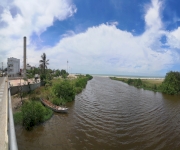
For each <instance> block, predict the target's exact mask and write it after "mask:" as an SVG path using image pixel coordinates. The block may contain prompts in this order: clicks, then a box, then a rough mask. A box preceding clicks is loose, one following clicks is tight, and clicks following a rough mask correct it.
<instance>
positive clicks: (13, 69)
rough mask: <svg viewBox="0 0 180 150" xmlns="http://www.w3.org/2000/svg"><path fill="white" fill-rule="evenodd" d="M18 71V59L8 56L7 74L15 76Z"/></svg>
mask: <svg viewBox="0 0 180 150" xmlns="http://www.w3.org/2000/svg"><path fill="white" fill-rule="evenodd" d="M19 73H20V59H17V58H13V57H11V58H8V60H7V74H8V76H11V77H15V76H18V74H19Z"/></svg>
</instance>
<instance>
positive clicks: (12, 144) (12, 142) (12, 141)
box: [8, 83, 18, 150]
mask: <svg viewBox="0 0 180 150" xmlns="http://www.w3.org/2000/svg"><path fill="white" fill-rule="evenodd" d="M8 101H9V103H8V104H9V105H8V118H9V136H8V137H9V149H10V150H18V147H17V141H16V133H15V128H14V119H13V113H12V105H11V91H10V83H9V84H8Z"/></svg>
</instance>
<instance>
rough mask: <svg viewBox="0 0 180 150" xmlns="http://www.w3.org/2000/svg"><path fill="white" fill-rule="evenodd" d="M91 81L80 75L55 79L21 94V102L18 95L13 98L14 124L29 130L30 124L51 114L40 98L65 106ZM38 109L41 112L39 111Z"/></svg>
mask: <svg viewBox="0 0 180 150" xmlns="http://www.w3.org/2000/svg"><path fill="white" fill-rule="evenodd" d="M91 79H92V76H90V75H86V76H82V75H80V76H78V77H77V78H71V79H62V78H57V79H53V80H51V81H50V82H49V83H48V84H47V85H45V86H43V87H39V88H37V89H36V90H34V91H31V92H29V93H23V98H22V101H21V99H20V98H19V96H18V94H17V95H15V96H13V97H12V101H13V102H12V103H13V104H12V108H13V112H14V122H15V124H23V125H25V124H26V125H25V127H27V129H30V128H31V122H34V123H33V126H34V125H36V124H39V123H41V122H44V121H46V120H48V119H50V118H51V117H52V115H53V112H52V110H49V109H48V108H46V107H44V106H43V105H42V104H41V102H40V98H44V99H46V100H49V101H50V102H51V103H53V104H54V105H57V106H59V105H66V103H69V102H71V101H74V99H75V95H76V94H79V93H81V92H82V90H83V89H84V88H85V87H86V84H87V82H88V80H91ZM36 108H38V109H36ZM40 109H41V110H42V111H40ZM28 114H29V115H28ZM33 114H34V115H33ZM36 115H37V116H36ZM39 115H40V116H39ZM38 117H39V118H38ZM27 118H28V119H27ZM37 118H38V119H37ZM27 121H28V122H27Z"/></svg>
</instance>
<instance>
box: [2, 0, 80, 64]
mask: <svg viewBox="0 0 180 150" xmlns="http://www.w3.org/2000/svg"><path fill="white" fill-rule="evenodd" d="M0 6H1V9H2V11H1V12H0V23H4V24H5V26H3V27H0V48H1V49H0V52H1V55H0V60H2V61H4V62H5V61H6V60H7V58H8V57H17V58H22V55H23V54H22V48H23V44H22V43H23V40H22V39H23V37H24V36H27V39H28V42H27V45H28V46H29V47H28V48H29V50H30V49H31V50H32V51H31V53H33V54H35V51H34V49H33V48H34V46H33V45H29V44H30V41H29V38H30V36H31V35H32V34H33V33H34V32H35V33H36V34H38V35H40V34H41V33H42V32H43V31H45V30H46V29H47V27H49V26H51V25H53V22H54V20H56V19H58V20H64V19H66V18H68V17H71V16H72V15H73V14H74V13H75V12H76V11H77V9H76V7H75V6H74V5H73V3H72V2H71V0H51V1H49V0H38V1H37V0H30V1H24V0H14V1H13V0H8V1H1V2H0ZM12 8H13V9H12ZM12 10H13V11H12ZM3 55H5V57H4V56H3Z"/></svg>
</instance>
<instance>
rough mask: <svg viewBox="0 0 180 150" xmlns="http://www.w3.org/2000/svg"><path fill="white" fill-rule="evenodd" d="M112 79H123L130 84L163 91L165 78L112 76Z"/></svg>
mask: <svg viewBox="0 0 180 150" xmlns="http://www.w3.org/2000/svg"><path fill="white" fill-rule="evenodd" d="M110 79H112V80H117V81H122V82H124V83H127V84H129V85H132V86H135V87H137V88H143V89H145V90H151V91H155V92H157V91H158V92H161V91H162V90H161V84H162V82H163V80H161V79H129V78H116V77H110Z"/></svg>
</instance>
